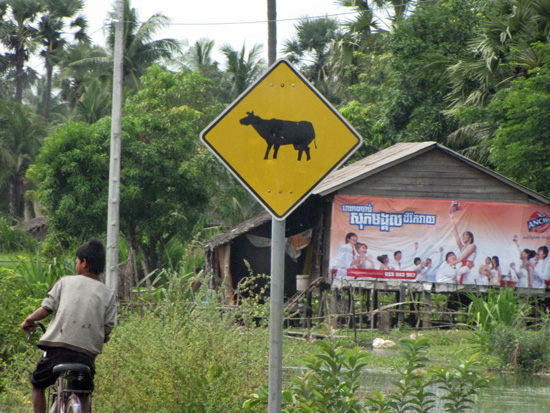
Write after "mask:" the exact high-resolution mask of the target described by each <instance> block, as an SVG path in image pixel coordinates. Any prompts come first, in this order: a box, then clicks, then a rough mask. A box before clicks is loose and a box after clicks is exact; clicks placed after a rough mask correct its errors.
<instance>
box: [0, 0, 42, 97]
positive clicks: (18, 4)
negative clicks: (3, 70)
mask: <svg viewBox="0 0 550 413" xmlns="http://www.w3.org/2000/svg"><path fill="white" fill-rule="evenodd" d="M42 9H43V4H42V2H40V1H36V0H11V1H10V2H9V3H8V2H5V1H4V2H2V4H1V6H0V13H1V17H2V22H1V24H0V42H1V43H2V44H3V45H4V47H5V48H6V49H7V50H8V51H7V52H6V53H5V54H4V57H5V58H6V60H7V62H9V65H10V66H11V67H12V68H13V75H12V76H13V78H14V81H15V101H16V102H19V103H21V101H22V100H23V89H24V86H25V83H26V82H28V80H29V76H30V75H32V72H29V71H27V72H26V71H25V63H26V62H27V61H28V60H29V58H30V56H31V55H32V53H33V52H34V50H35V49H36V48H37V47H38V44H39V30H38V28H37V27H36V24H35V21H36V20H37V18H38V17H39V14H40V12H41V11H42Z"/></svg>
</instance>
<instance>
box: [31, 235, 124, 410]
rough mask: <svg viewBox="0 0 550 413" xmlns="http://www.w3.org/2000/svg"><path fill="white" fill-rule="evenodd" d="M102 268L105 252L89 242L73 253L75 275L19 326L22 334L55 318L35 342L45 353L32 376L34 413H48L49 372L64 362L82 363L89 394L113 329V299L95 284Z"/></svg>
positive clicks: (86, 405) (85, 401)
mask: <svg viewBox="0 0 550 413" xmlns="http://www.w3.org/2000/svg"><path fill="white" fill-rule="evenodd" d="M104 268H105V248H104V247H103V244H102V243H101V242H100V241H98V240H96V239H91V240H89V241H88V242H86V243H84V244H82V245H81V246H80V247H79V248H78V250H77V251H76V273H77V275H69V276H65V277H62V278H61V279H60V280H58V281H57V282H56V283H55V284H54V286H53V287H52V288H51V289H50V291H48V296H47V297H46V298H45V299H44V300H43V301H42V306H41V307H40V308H38V309H37V310H36V311H34V312H33V313H32V314H31V315H30V316H28V317H27V318H26V319H25V321H24V322H23V323H22V324H21V329H22V330H23V331H25V332H33V331H34V330H35V329H36V326H35V322H36V321H40V320H42V319H44V318H46V317H47V316H49V315H50V314H52V313H53V318H52V321H51V322H50V324H49V326H48V329H47V331H46V333H45V334H44V335H43V336H42V337H41V339H40V340H39V341H38V347H39V348H40V349H42V350H44V351H45V353H44V355H43V356H42V357H41V358H40V360H39V361H38V364H37V365H36V369H35V371H34V372H33V374H32V376H31V383H32V385H33V389H32V403H33V408H34V412H35V413H39V412H40V413H42V412H45V411H46V398H45V396H44V389H46V388H47V387H49V386H51V385H52V384H54V383H55V381H56V378H57V377H56V376H55V375H54V374H53V372H52V370H53V368H54V367H55V366H56V365H58V364H62V363H81V364H86V365H88V366H89V367H90V369H91V371H92V374H91V376H90V380H89V382H88V383H85V387H87V389H83V390H93V386H94V384H93V376H94V374H95V368H94V361H95V358H96V356H97V355H98V354H100V353H101V351H102V350H103V343H106V342H107V340H108V339H109V334H110V332H111V330H112V328H113V327H114V325H115V318H116V297H115V294H114V292H113V291H112V290H110V289H109V288H108V287H107V286H106V285H105V284H103V283H102V282H101V281H100V280H99V274H100V273H102V272H103V270H104ZM81 401H82V408H83V412H89V411H90V401H89V397H87V396H85V397H83V398H82V400H81Z"/></svg>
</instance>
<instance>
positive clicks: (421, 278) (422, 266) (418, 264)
mask: <svg viewBox="0 0 550 413" xmlns="http://www.w3.org/2000/svg"><path fill="white" fill-rule="evenodd" d="M413 271H414V272H416V281H418V282H426V280H427V277H426V271H427V268H426V262H425V261H422V258H420V257H415V258H414V267H413Z"/></svg>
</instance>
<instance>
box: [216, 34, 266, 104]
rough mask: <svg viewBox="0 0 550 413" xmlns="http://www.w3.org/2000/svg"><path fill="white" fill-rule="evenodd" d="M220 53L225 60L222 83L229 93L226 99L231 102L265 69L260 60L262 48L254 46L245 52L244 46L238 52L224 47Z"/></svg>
mask: <svg viewBox="0 0 550 413" xmlns="http://www.w3.org/2000/svg"><path fill="white" fill-rule="evenodd" d="M221 51H222V53H223V54H224V56H225V59H226V70H225V76H224V77H223V79H222V82H223V84H224V86H225V85H227V86H226V87H227V89H228V90H229V91H230V92H229V95H228V97H227V98H228V101H230V102H231V101H233V100H234V99H236V98H237V97H238V96H239V95H240V94H241V93H242V92H244V91H245V90H246V89H247V88H248V87H249V86H250V85H251V84H252V83H254V81H255V80H256V79H257V78H258V77H259V76H260V75H261V74H262V71H263V69H264V67H265V62H264V60H263V59H262V58H261V52H262V46H261V45H259V44H256V45H254V46H253V47H252V48H251V49H249V50H248V52H247V51H246V46H245V45H243V47H242V48H241V50H239V51H237V50H233V48H232V47H231V46H229V45H225V46H223V47H222V48H221Z"/></svg>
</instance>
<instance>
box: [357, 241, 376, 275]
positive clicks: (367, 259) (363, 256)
mask: <svg viewBox="0 0 550 413" xmlns="http://www.w3.org/2000/svg"><path fill="white" fill-rule="evenodd" d="M368 249H369V247H367V244H364V243H362V242H358V243H356V244H355V250H356V251H357V253H358V254H359V263H358V264H357V266H356V268H359V269H363V270H372V269H374V260H373V259H372V257H371V256H370V255H368V254H367V251H368Z"/></svg>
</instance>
